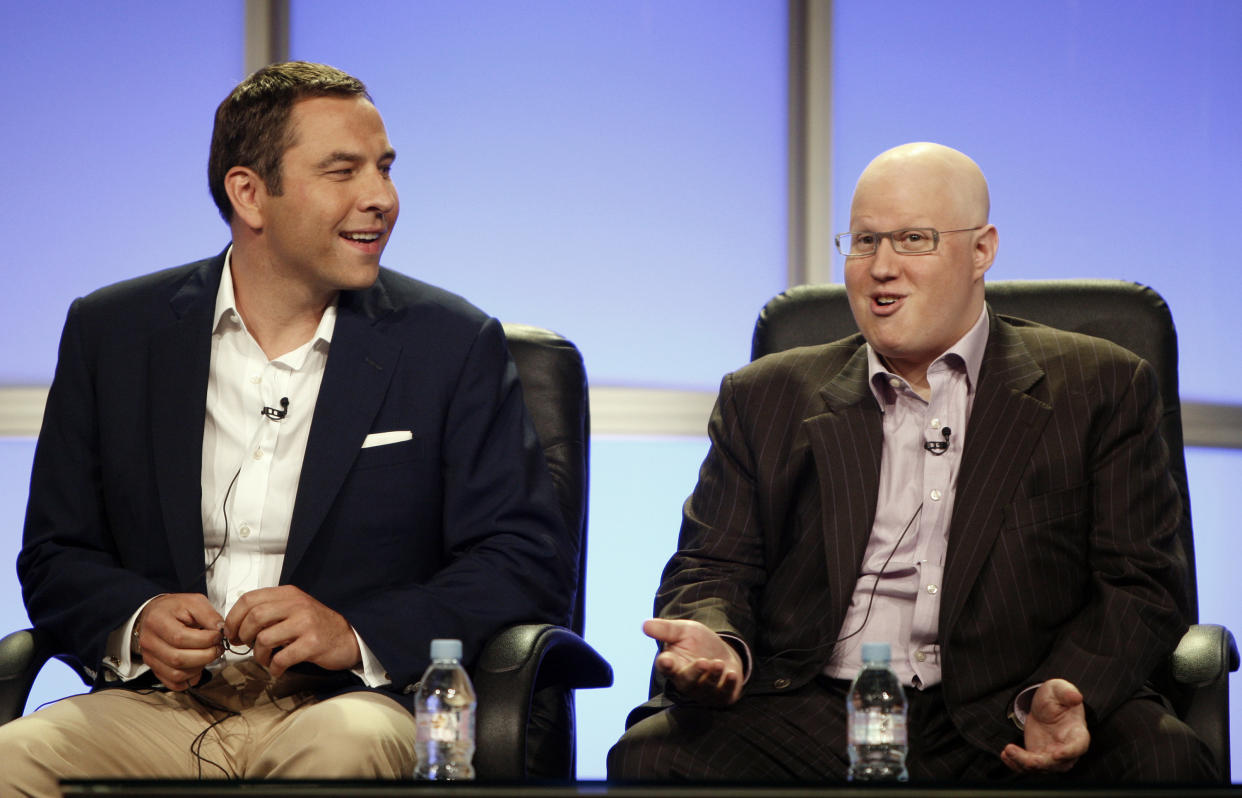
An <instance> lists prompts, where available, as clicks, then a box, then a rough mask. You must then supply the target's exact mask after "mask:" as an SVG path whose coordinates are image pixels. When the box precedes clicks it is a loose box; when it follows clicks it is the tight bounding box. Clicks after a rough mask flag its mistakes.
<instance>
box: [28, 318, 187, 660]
mask: <svg viewBox="0 0 1242 798" xmlns="http://www.w3.org/2000/svg"><path fill="white" fill-rule="evenodd" d="M88 337H89V336H88V335H87V332H86V331H85V330H84V323H83V320H82V314H81V300H78V301H76V302H75V303H74V304H73V306H72V307H71V308H70V310H69V315H68V318H67V320H66V322H65V329H64V332H63V333H62V336H61V342H60V351H59V357H58V360H57V364H56V374H55V377H54V378H53V380H52V386H51V389H50V390H49V392H48V399H47V404H46V406H45V409H44V413H43V426H42V429H41V430H40V432H39V441H38V444H37V446H36V449H35V457H34V465H33V468H32V471H31V479H30V497H29V501H28V504H27V508H26V522H25V528H24V532H23V539H22V549H21V552H20V554H19V555H18V560H17V570H18V576H19V578H20V580H21V583H22V595H23V598H24V599H25V602H26V609H27V612H28V613H29V615H30V618H31V620H32V621H33V622H34V623H35V625H36V626H39V627H40V628H42V629H44V630H45V631H47V632H50V633H51V634H52V635H53V637H55V638H56V640H57V642H58V644H59V647H60V648H61V650H62V651H67V652H68V653H70V654H72V655H74V656H75V657H77V658H78V659H79V660H80V661H81V663H82V664H83V665H85V666H86V667H87V668H89V669H91V670H98V669H99V666H100V663H101V662H102V659H103V656H104V650H105V646H106V642H107V638H108V634H109V633H110V632H112V631H113V630H114V629H116V628H117V627H119V626H120V625H121V624H123V623H124V622H125V621H126V619H127V618H128V616H129V615H130V614H131V613H133V612H134V611H135V610H136V609H137V608H138V607H139V606H140V605H141V604H142V603H143V602H144V601H146V600H147V599H149V598H151V597H152V596H154V595H156V594H158V593H161V592H164V591H165V590H167V589H168V586H167V585H160V584H157V583H155V582H154V581H152V580H150V579H147V578H144V577H143V576H142V575H140V574H138V573H136V572H134V571H132V570H129V569H126V568H124V567H122V565H121V562H120V554H119V552H118V551H117V549H116V543H115V540H114V538H113V536H112V534H111V533H110V531H109V529H108V522H107V518H106V517H105V507H104V499H103V495H104V491H103V479H102V476H101V456H100V451H99V447H100V430H99V428H98V424H99V422H98V412H97V407H96V381H95V376H94V373H93V371H94V366H93V362H92V359H91V357H90V355H89V352H88V350H89V347H88V345H87V343H86V341H87V339H88ZM135 537H139V536H135ZM154 545H159V543H158V542H155V543H154Z"/></svg>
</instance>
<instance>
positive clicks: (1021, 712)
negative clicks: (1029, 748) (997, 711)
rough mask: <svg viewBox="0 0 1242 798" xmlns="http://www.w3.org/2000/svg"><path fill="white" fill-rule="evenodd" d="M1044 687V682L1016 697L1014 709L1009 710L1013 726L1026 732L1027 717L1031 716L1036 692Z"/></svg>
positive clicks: (1034, 685) (1032, 686)
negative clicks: (1032, 702)
mask: <svg viewBox="0 0 1242 798" xmlns="http://www.w3.org/2000/svg"><path fill="white" fill-rule="evenodd" d="M1042 685H1043V682H1040V683H1039V684H1033V685H1031V686H1030V687H1028V688H1026V689H1025V690H1023V691H1022V692H1020V693H1018V694H1017V695H1016V696H1014V699H1013V708H1012V709H1010V710H1009V719H1010V720H1012V721H1013V725H1015V726H1017V727H1018V728H1019V729H1021V730H1023V731H1025V730H1026V717H1027V715H1030V714H1031V701H1033V700H1034V698H1035V691H1036V690H1038V689H1039V688H1040V686H1042Z"/></svg>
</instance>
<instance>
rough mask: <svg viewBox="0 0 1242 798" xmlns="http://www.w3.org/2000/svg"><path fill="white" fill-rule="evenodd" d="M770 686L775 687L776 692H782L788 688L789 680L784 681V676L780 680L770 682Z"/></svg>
mask: <svg viewBox="0 0 1242 798" xmlns="http://www.w3.org/2000/svg"><path fill="white" fill-rule="evenodd" d="M772 686H773V687H775V688H776V689H777V690H784V689H785V688H786V687H788V686H789V680H788V679H786V678H785V677H784V676H782V677H781V678H779V679H777V680H776V681H774V682H772Z"/></svg>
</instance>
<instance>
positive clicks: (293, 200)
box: [252, 97, 399, 295]
mask: <svg viewBox="0 0 1242 798" xmlns="http://www.w3.org/2000/svg"><path fill="white" fill-rule="evenodd" d="M289 124H290V130H291V131H292V137H291V140H292V144H291V145H290V146H289V147H288V149H286V150H285V152H284V154H283V156H282V158H281V166H280V169H281V193H280V194H279V195H272V194H269V193H268V192H267V191H266V189H265V188H264V187H263V186H262V185H261V184H260V183H258V182H256V183H255V191H256V196H255V210H256V211H257V216H256V217H255V222H256V223H257V224H252V227H256V228H257V229H256V230H255V232H256V233H257V238H256V240H257V241H258V242H261V243H260V247H261V252H262V255H263V258H264V260H265V261H266V262H267V264H268V267H269V268H270V269H271V271H272V273H273V274H274V275H275V276H278V277H279V278H281V279H284V280H288V281H292V282H294V283H296V284H300V285H301V286H303V287H304V288H305V289H306V291H307V293H309V294H311V295H328V294H331V293H333V292H336V291H343V290H357V289H363V288H367V287H369V286H370V285H371V284H372V283H374V282H375V278H376V277H377V276H378V274H379V259H380V253H382V252H383V251H384V247H385V245H387V243H388V237H389V235H391V233H392V228H393V226H394V225H395V224H396V222H397V213H398V210H399V204H398V200H397V190H396V187H395V186H394V185H393V183H392V177H391V174H390V171H391V168H392V162H393V159H394V158H395V157H396V155H395V153H394V152H393V149H392V146H391V145H390V144H389V143H388V134H387V132H386V131H385V129H384V122H383V120H382V119H381V118H380V115H379V111H377V110H376V109H375V106H374V105H372V104H371V103H370V102H369V101H368V100H366V99H365V98H362V97H313V98H309V99H305V100H300V101H298V102H297V104H295V105H294V106H293V110H292V113H291V114H290V117H289Z"/></svg>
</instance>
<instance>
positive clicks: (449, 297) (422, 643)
mask: <svg viewBox="0 0 1242 798" xmlns="http://www.w3.org/2000/svg"><path fill="white" fill-rule="evenodd" d="M223 263H224V256H223V253H222V254H220V255H218V256H216V257H215V258H211V259H208V260H203V261H199V262H197V263H191V264H188V265H185V266H180V267H177V268H173V269H168V270H165V271H160V272H157V273H155V274H151V275H147V276H144V277H139V278H136V279H133V280H129V281H126V282H122V283H118V284H116V285H113V286H109V287H106V288H103V289H100V290H99V291H96V292H94V293H93V294H91V295H89V296H87V297H85V298H81V299H78V300H76V301H75V302H74V303H73V305H72V307H71V308H70V310H69V315H68V319H67V321H66V323H65V329H64V333H63V335H62V338H61V343H60V354H59V360H58V363H57V366H56V375H55V378H54V380H53V383H52V387H51V390H50V392H49V395H48V401H47V407H46V410H45V412H44V420H43V427H42V430H41V432H40V434H39V442H38V446H37V448H36V451H35V459H34V468H33V472H32V476H31V486H30V499H29V505H28V508H27V513H26V525H25V530H24V535H23V545H22V550H21V553H20V555H19V556H18V575H19V577H20V579H21V583H22V593H23V596H24V598H25V601H26V607H27V611H28V612H29V614H30V618H31V620H32V621H33V622H34V624H35V625H36V626H38V627H41V628H43V629H45V630H47V631H48V632H50V633H52V635H53V636H54V637H55V638H56V639H57V642H59V643H60V644H61V645H62V647H63V650H65V651H68V652H70V653H71V655H72V656H73V657H76V658H77V659H78V660H79V661H80V662H81V663H82V664H83V665H85V666H86V667H87V668H90V669H92V670H95V671H97V672H99V671H101V670H102V669H101V662H102V659H103V655H104V646H105V643H106V639H107V636H108V634H109V632H111V631H112V630H113V629H115V628H117V627H119V626H120V625H121V624H122V623H123V622H124V621H125V620H126V619H127V618H128V617H129V616H130V615H131V614H132V613H133V612H134V610H135V609H137V607H138V606H139V605H140V604H141V603H142V602H143V601H145V600H146V599H148V598H150V597H151V596H154V595H156V594H158V593H169V592H204V593H205V592H206V582H205V579H204V577H203V568H204V562H203V529H202V519H201V514H200V495H201V476H200V471H201V450H202V439H203V424H204V418H205V413H206V396H207V377H208V369H209V361H210V351H211V326H212V313H213V310H214V308H215V300H216V293H217V290H218V288H219V284H220V275H221V271H222V268H223ZM390 430H410V431H411V432H412V433H413V440H411V441H408V442H404V443H398V444H391V445H386V446H378V447H372V448H367V449H362V448H361V446H362V442H363V439H364V438H365V437H366V436H367V434H369V433H372V432H385V431H390ZM575 546H576V544H575V543H573V542H572V541H571V539H570V538H569V536H568V534H567V533H566V531H565V529H564V524H563V521H562V520H561V515H560V510H559V507H558V504H557V501H556V498H555V492H554V489H553V487H552V483H551V481H550V479H549V476H548V473H547V466H546V464H545V462H544V459H543V454H542V451H541V449H540V448H539V444H538V440H537V438H536V435H535V432H534V429H533V427H532V425H531V422H530V420H529V418H528V416H527V413H526V407H525V405H524V403H523V400H522V392H521V387H520V384H519V382H518V377H517V371H516V368H515V366H514V364H513V361H512V359H511V358H510V356H509V353H508V349H507V347H506V344H505V339H504V334H503V332H502V330H501V326H500V324H499V323H498V322H497V321H496V320H495V319H493V318H489V317H488V316H487V315H485V314H484V313H482V312H481V311H480V310H478V309H477V308H475V307H473V306H472V305H470V304H469V303H467V302H466V301H465V300H463V299H461V298H460V297H457V296H454V295H453V294H450V293H448V292H446V291H443V290H441V289H438V288H435V287H433V286H430V285H428V284H426V283H423V282H420V281H418V280H414V279H412V278H409V277H405V276H402V275H400V274H396V273H394V272H392V271H389V270H387V269H381V270H380V275H379V278H378V280H377V281H376V283H375V284H374V285H373V286H372V287H371V288H369V289H367V290H365V291H353V292H343V293H342V294H341V296H340V303H339V312H338V316H337V322H336V328H335V330H334V332H333V336H332V344H331V349H330V352H329V355H328V362H327V368H326V371H325V373H324V377H323V382H322V385H321V387H320V391H319V398H318V401H317V403H316V406H315V414H314V418H313V420H312V424H311V430H310V439H309V441H308V443H307V447H306V456H305V461H304V463H303V466H302V474H301V479H300V482H299V485H298V492H297V497H296V502H295V505H294V510H293V517H292V523H291V527H290V531H289V541H288V548H287V550H286V553H285V560H284V567H283V570H282V572H281V577H280V581H281V583H282V584H293V585H296V586H298V587H299V588H301V589H302V590H305V591H306V592H307V593H309V594H310V595H312V596H314V597H315V598H316V599H318V600H319V601H321V602H323V603H324V604H326V605H327V606H329V607H331V608H333V609H334V610H336V611H338V612H340V613H341V614H342V615H344V616H345V618H346V619H347V620H348V621H349V622H350V623H351V624H352V625H353V627H354V628H355V629H356V630H357V631H358V633H359V634H360V635H361V636H362V639H363V640H365V641H366V642H367V645H369V646H370V647H371V649H372V650H373V651H374V652H375V654H376V656H378V657H379V659H380V661H381V662H382V663H383V664H384V666H385V668H386V669H387V671H388V673H389V674H390V676H391V678H392V681H393V685H392V687H391V688H390V689H391V690H394V691H399V690H400V689H402V688H403V687H405V686H407V685H409V684H412V683H414V682H415V681H417V680H418V678H419V676H420V675H421V673H422V670H423V669H424V668H425V666H426V664H427V652H428V646H429V643H430V641H431V639H432V638H436V637H457V638H461V639H462V641H463V644H464V647H465V652H466V658H467V660H470V659H471V658H472V657H473V656H475V655H476V654H477V653H478V651H479V649H480V647H481V645H482V644H483V643H484V642H485V641H486V640H487V639H488V638H489V637H490V636H491V635H493V634H494V633H495V632H496V631H498V630H499V629H500V628H502V627H503V626H506V625H508V624H511V623H515V622H549V623H558V624H564V623H566V622H567V621H568V619H569V614H570V608H571V607H572V605H573V599H574V590H575V586H576V584H577V581H576V574H575V569H576V563H577V552H576V551H575Z"/></svg>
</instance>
